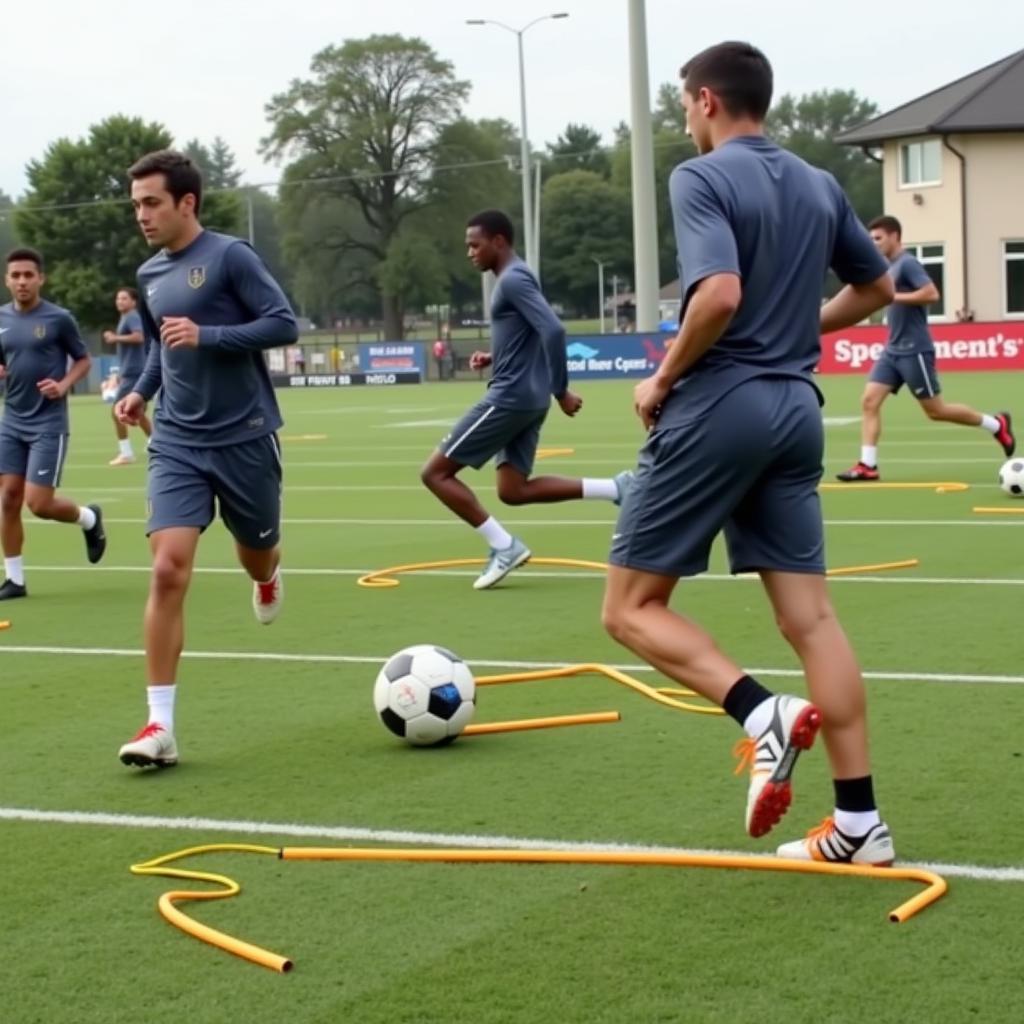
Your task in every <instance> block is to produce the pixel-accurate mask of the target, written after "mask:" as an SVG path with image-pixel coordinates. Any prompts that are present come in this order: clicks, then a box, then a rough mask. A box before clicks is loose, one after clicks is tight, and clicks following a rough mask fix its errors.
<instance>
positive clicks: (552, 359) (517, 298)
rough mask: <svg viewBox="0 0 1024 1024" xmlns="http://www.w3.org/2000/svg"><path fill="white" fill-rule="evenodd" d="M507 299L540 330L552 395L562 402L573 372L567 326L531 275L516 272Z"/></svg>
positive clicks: (505, 288) (506, 285) (508, 285)
mask: <svg viewBox="0 0 1024 1024" xmlns="http://www.w3.org/2000/svg"><path fill="white" fill-rule="evenodd" d="M502 291H503V292H504V295H505V299H506V300H507V301H508V302H509V303H511V304H512V306H513V307H515V310H516V312H518V313H519V315H520V316H522V318H523V319H524V320H525V321H526V322H527V323H528V324H529V325H530V327H531V328H533V330H535V331H536V332H537V335H538V337H539V338H540V341H541V344H542V345H543V346H544V355H545V357H546V358H547V361H548V367H549V369H550V371H551V394H552V395H554V396H555V398H556V399H558V400H559V401H561V399H562V396H563V395H564V394H565V393H566V391H568V390H569V371H568V369H567V367H566V355H565V327H564V326H563V324H562V321H561V320H559V319H558V317H557V316H556V315H555V311H554V310H553V309H552V308H551V307H550V306H549V305H548V300H547V299H545V298H544V293H543V292H542V291H541V290H540V286H539V285H538V284H537V282H536V280H535V279H534V277H533V276H532V275H531V274H527V273H515V274H514V276H510V278H509V280H508V281H506V282H504V283H503V286H502Z"/></svg>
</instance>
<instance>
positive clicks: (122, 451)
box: [103, 288, 153, 466]
mask: <svg viewBox="0 0 1024 1024" xmlns="http://www.w3.org/2000/svg"><path fill="white" fill-rule="evenodd" d="M138 303H139V293H138V292H137V291H136V290H135V289H134V288H118V290H117V295H116V296H114V305H115V306H116V307H117V311H118V313H120V314H121V319H120V320H119V321H118V324H117V328H116V330H113V331H104V332H103V340H104V341H105V342H106V343H107V344H108V345H116V346H117V349H116V351H117V375H118V385H117V393H116V394H115V395H114V409H111V416H112V417H113V420H114V433H115V434H116V435H117V447H118V452H117V455H116V456H115V457H114V458H112V459H111V460H110V465H111V466H130V465H131V464H132V463H133V462H134V461H135V452H133V451H132V442H131V441H130V440H129V438H128V428H127V427H126V426H125V425H124V424H123V423H122V422H121V421H120V420H119V419H118V418H117V413H116V412H115V411H114V410H115V409H116V407H117V403H118V402H120V401H121V399H122V398H124V397H126V396H127V395H130V394H131V392H132V388H134V387H135V382H136V381H137V380H138V379H139V376H140V374H141V373H142V370H143V368H144V367H145V365H146V338H145V335H144V334H143V331H142V317H141V316H140V315H139V310H138ZM139 426H140V427H142V432H143V433H144V434H145V435H146V437H149V436H150V434H152V433H153V427H152V425H151V424H150V422H149V419H148V418H147V417H146V415H145V413H143V414H142V415H141V416H140V417H139Z"/></svg>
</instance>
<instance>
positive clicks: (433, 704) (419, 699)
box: [373, 644, 476, 747]
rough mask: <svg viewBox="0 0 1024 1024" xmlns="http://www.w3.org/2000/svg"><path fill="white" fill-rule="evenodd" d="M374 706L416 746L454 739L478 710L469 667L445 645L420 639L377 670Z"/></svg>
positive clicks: (398, 732)
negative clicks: (439, 645) (425, 642)
mask: <svg viewBox="0 0 1024 1024" xmlns="http://www.w3.org/2000/svg"><path fill="white" fill-rule="evenodd" d="M373 706H374V707H375V708H376V709H377V714H378V715H379V716H380V720H381V721H382V722H383V723H384V725H385V726H386V727H387V728H388V729H389V730H390V731H391V732H393V733H394V734H395V735H396V736H399V737H401V738H402V739H403V740H405V741H406V743H411V744H412V745H413V746H414V747H434V746H438V745H439V744H442V743H450V742H451V741H452V740H454V739H455V737H456V736H458V735H459V733H461V732H462V730H463V729H465V728H466V726H467V725H469V723H470V720H471V719H472V718H473V712H474V711H475V710H476V682H475V680H474V679H473V673H472V672H470V670H469V666H468V665H467V664H466V663H465V662H464V661H463V660H462V659H461V658H460V657H459V656H458V655H457V654H453V653H452V652H451V651H449V650H446V649H445V648H444V647H436V646H434V645H433V644H416V645H415V646H413V647H406V648H405V649H404V650H401V651H399V652H398V653H397V654H393V655H391V657H390V658H388V660H387V661H386V662H385V664H384V667H383V668H382V669H381V670H380V672H379V673H378V675H377V682H376V683H375V684H374V687H373Z"/></svg>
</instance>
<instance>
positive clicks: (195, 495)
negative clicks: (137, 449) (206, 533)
mask: <svg viewBox="0 0 1024 1024" xmlns="http://www.w3.org/2000/svg"><path fill="white" fill-rule="evenodd" d="M208 457H209V456H208V452H207V451H206V450H204V449H199V448H178V447H176V446H173V445H162V446H157V445H154V446H153V448H152V449H151V451H150V461H149V481H148V487H147V491H148V499H149V508H150V515H149V522H148V524H147V527H146V532H147V533H148V534H149V545H150V551H151V552H152V556H153V572H152V576H151V578H150V586H149V597H148V599H147V601H146V611H145V616H144V620H143V634H144V638H145V648H146V673H147V677H148V684H149V685H148V688H147V691H146V696H147V702H148V705H149V717H148V719H147V723H146V725H145V726H144V727H143V728H142V729H141V730H140V731H139V732H138V733H137V734H136V735H135V737H134V738H133V739H132V740H131V741H130V742H128V743H126V744H124V746H122V747H121V749H120V751H119V757H120V758H121V761H122V762H124V763H125V764H130V765H137V766H139V767H148V766H156V767H168V766H170V765H173V764H176V763H177V761H178V748H177V743H176V741H175V736H174V706H175V701H176V697H177V690H178V687H177V678H178V663H179V660H180V658H181V651H182V647H183V645H184V636H185V595H186V593H187V592H188V586H189V582H190V581H191V578H192V566H193V563H194V561H195V553H196V547H197V545H198V543H199V536H200V534H201V533H202V531H203V530H205V529H206V527H207V526H208V525H209V524H210V522H211V520H212V519H213V489H212V487H211V486H210V483H209V480H208V475H207V471H208V465H207V462H208Z"/></svg>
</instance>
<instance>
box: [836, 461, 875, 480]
mask: <svg viewBox="0 0 1024 1024" xmlns="http://www.w3.org/2000/svg"><path fill="white" fill-rule="evenodd" d="M836 479H837V480H842V481H843V483H844V484H848V483H852V482H853V481H854V480H881V479H882V478H881V476H880V475H879V473H878V467H877V466H869V465H867V464H866V463H864V462H858V463H857V464H856V465H855V466H851V467H850V468H849V469H848V470H846V471H845V472H843V473H836Z"/></svg>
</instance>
